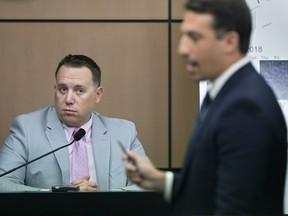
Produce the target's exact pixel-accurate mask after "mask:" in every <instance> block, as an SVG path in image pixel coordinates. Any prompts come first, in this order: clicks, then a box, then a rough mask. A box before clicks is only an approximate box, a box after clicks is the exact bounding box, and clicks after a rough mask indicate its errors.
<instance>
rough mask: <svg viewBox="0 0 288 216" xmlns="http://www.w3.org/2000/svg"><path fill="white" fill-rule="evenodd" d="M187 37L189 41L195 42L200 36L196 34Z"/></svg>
mask: <svg viewBox="0 0 288 216" xmlns="http://www.w3.org/2000/svg"><path fill="white" fill-rule="evenodd" d="M188 36H189V38H190V39H191V40H193V41H195V42H196V41H198V40H199V39H200V38H201V37H200V35H197V34H189V35H188Z"/></svg>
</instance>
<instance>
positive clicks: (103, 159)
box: [0, 55, 146, 192]
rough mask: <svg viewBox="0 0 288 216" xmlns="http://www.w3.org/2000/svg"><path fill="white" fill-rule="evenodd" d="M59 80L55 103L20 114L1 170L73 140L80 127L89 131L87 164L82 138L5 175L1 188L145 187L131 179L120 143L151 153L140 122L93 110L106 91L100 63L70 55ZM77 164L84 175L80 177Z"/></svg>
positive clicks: (58, 71)
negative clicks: (141, 134)
mask: <svg viewBox="0 0 288 216" xmlns="http://www.w3.org/2000/svg"><path fill="white" fill-rule="evenodd" d="M55 78H56V84H55V86H54V89H55V106H49V107H46V108H44V109H41V110H38V111H34V112H31V113H28V114H23V115H20V116H18V117H16V118H15V120H14V122H13V124H12V126H11V129H10V135H9V136H8V137H7V139H6V141H5V144H4V146H3V147H2V149H1V151H0V174H1V173H2V174H3V173H5V172H7V171H9V170H11V169H12V168H14V167H17V166H20V165H22V164H25V163H27V162H29V161H31V160H33V159H35V158H37V157H39V156H41V155H44V154H45V153H47V152H50V151H53V150H55V149H57V148H59V147H61V146H63V145H65V144H66V143H69V142H72V141H73V136H74V131H75V129H79V128H82V129H84V130H85V131H86V134H85V135H84V137H83V138H82V139H81V140H80V141H82V142H84V143H81V144H82V145H80V146H82V147H84V150H83V151H82V154H84V158H82V159H81V161H80V163H81V165H79V164H78V163H79V162H78V161H77V156H76V152H77V151H78V149H76V144H77V143H78V142H74V143H73V144H72V145H69V146H68V147H67V148H62V149H60V150H59V151H56V152H54V153H52V154H49V155H47V156H46V157H43V158H41V159H39V160H37V161H35V162H33V163H30V164H28V165H27V166H24V167H22V168H20V169H17V170H15V171H14V172H11V173H8V174H7V175H4V176H2V177H0V191H2V192H5V191H8V192H11V191H39V190H49V189H51V187H52V186H54V185H72V186H79V187H80V191H91V192H94V191H110V190H139V189H140V188H138V186H136V185H133V184H132V183H131V182H130V181H129V180H128V178H127V177H126V174H125V162H124V161H123V160H122V158H121V156H122V151H121V149H120V148H119V145H118V144H119V142H120V143H122V144H123V145H124V147H125V148H127V149H129V150H131V151H134V152H136V153H138V154H140V155H143V156H145V157H146V155H145V151H144V149H143V147H142V145H141V143H140V141H139V140H138V138H137V131H136V128H135V125H134V124H133V123H132V122H130V121H127V120H124V119H116V118H108V117H105V116H102V115H100V114H99V113H97V112H94V111H93V110H94V108H95V105H96V104H97V103H99V102H100V100H101V97H102V92H103V87H102V86H101V85H100V83H101V70H100V68H99V66H98V65H97V64H96V63H95V62H94V61H93V60H92V59H91V58H89V57H87V56H84V55H68V56H66V57H65V58H63V59H62V61H61V62H60V63H59V65H58V67H57V69H56V72H55ZM80 141H79V142H80ZM77 167H80V168H81V171H83V172H84V173H82V174H80V175H78V176H77V175H76V174H77V173H76V172H78V171H77V170H76V169H77ZM74 173H75V175H76V176H74Z"/></svg>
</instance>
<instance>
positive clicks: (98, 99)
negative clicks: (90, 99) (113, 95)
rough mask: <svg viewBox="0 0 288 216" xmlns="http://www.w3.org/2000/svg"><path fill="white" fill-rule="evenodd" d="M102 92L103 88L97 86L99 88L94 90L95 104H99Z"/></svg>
mask: <svg viewBox="0 0 288 216" xmlns="http://www.w3.org/2000/svg"><path fill="white" fill-rule="evenodd" d="M103 91H104V89H103V87H102V86H99V87H97V88H96V89H95V93H96V94H95V96H96V98H95V100H96V101H95V102H96V103H99V102H100V101H101V98H102V95H103Z"/></svg>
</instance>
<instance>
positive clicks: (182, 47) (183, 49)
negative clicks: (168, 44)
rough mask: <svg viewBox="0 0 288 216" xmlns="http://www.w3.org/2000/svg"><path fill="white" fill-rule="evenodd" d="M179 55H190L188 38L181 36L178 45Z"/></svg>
mask: <svg viewBox="0 0 288 216" xmlns="http://www.w3.org/2000/svg"><path fill="white" fill-rule="evenodd" d="M178 53H179V54H180V55H187V54H188V46H187V37H185V36H184V35H183V36H181V38H180V41H179V44H178Z"/></svg>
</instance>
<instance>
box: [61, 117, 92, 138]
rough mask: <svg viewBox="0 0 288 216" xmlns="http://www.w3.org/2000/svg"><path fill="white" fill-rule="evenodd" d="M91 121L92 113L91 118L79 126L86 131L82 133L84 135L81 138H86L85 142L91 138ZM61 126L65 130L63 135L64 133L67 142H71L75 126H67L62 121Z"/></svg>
mask: <svg viewBox="0 0 288 216" xmlns="http://www.w3.org/2000/svg"><path fill="white" fill-rule="evenodd" d="M92 121H93V114H92V115H91V118H90V119H89V121H88V122H86V123H85V124H84V125H82V126H81V127H79V128H82V129H84V130H85V131H86V134H85V135H84V137H83V138H82V139H84V140H86V141H87V142H88V141H89V140H90V138H91V128H92ZM63 128H64V131H65V135H66V140H67V142H71V141H73V139H74V138H73V132H74V129H75V127H69V126H67V125H66V124H64V123H63Z"/></svg>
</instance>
